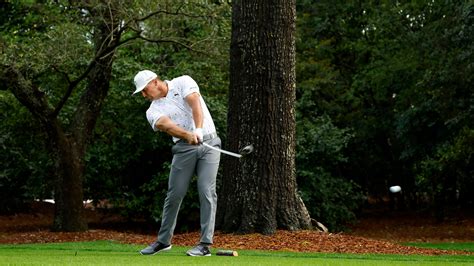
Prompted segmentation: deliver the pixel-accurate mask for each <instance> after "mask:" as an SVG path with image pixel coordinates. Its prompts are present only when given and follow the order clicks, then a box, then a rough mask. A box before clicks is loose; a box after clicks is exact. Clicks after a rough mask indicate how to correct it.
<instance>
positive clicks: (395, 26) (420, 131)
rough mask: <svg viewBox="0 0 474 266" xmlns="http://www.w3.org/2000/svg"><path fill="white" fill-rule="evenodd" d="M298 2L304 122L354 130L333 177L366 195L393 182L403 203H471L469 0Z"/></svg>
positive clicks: (472, 11) (473, 11) (473, 14)
mask: <svg viewBox="0 0 474 266" xmlns="http://www.w3.org/2000/svg"><path fill="white" fill-rule="evenodd" d="M298 8H299V14H301V15H300V16H299V27H300V30H299V32H298V33H299V38H298V40H299V42H298V59H299V62H298V71H299V72H298V78H299V82H298V86H299V92H298V95H299V96H300V98H299V99H300V101H301V103H299V106H300V108H302V110H300V112H301V118H303V117H318V116H320V115H322V114H327V115H328V116H329V117H330V118H331V121H332V122H333V123H334V125H336V126H338V127H341V128H350V129H351V132H352V134H353V138H351V139H350V140H349V142H348V143H347V148H346V149H345V153H344V155H345V156H346V157H347V158H348V163H347V164H343V165H340V168H339V169H340V173H339V174H340V176H343V177H344V178H345V179H349V180H354V181H356V182H357V183H358V184H359V185H361V186H362V187H363V188H364V189H366V190H367V192H368V194H369V195H370V196H375V197H384V196H388V195H387V188H388V186H389V185H391V184H398V185H401V186H402V187H403V189H404V196H405V197H406V198H405V199H406V200H407V203H413V204H414V203H416V202H419V200H422V198H418V197H419V196H420V195H428V196H429V201H428V202H427V203H428V204H430V205H436V208H442V206H444V205H446V204H456V203H464V204H472V202H473V200H472V195H471V196H469V195H467V193H466V192H465V191H466V190H468V191H469V190H471V188H472V181H471V180H469V179H472V178H469V177H472V170H470V169H472V148H470V147H471V146H472V145H470V141H469V139H470V132H471V131H472V128H473V124H472V121H473V120H472V117H473V113H472V111H473V104H472V103H473V96H474V95H473V94H472V87H473V80H472V77H473V76H474V75H473V73H474V71H473V66H474V65H473V64H472V62H473V59H474V55H473V48H474V47H473V46H472V40H473V36H474V31H473V29H474V27H473V26H472V25H473V23H472V22H473V18H474V7H473V5H472V1H461V2H455V1H430V2H419V1H415V2H413V1H412V2H387V1H382V2H377V1H366V2H358V3H355V2H349V3H339V2H336V3H334V2H331V1H317V2H316V1H300V2H298ZM460 158H463V159H460ZM412 207H416V206H415V205H412Z"/></svg>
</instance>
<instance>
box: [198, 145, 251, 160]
mask: <svg viewBox="0 0 474 266" xmlns="http://www.w3.org/2000/svg"><path fill="white" fill-rule="evenodd" d="M202 145H204V146H206V147H208V148H209V149H213V150H215V151H218V152H221V153H225V154H227V155H230V156H234V157H237V158H240V157H242V155H241V154H238V153H233V152H230V151H226V150H222V149H219V148H216V147H214V146H211V145H209V144H207V143H205V142H203V143H202Z"/></svg>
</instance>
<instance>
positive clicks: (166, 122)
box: [155, 116, 198, 145]
mask: <svg viewBox="0 0 474 266" xmlns="http://www.w3.org/2000/svg"><path fill="white" fill-rule="evenodd" d="M155 127H156V128H157V129H159V130H161V131H163V132H166V133H167V134H169V135H171V136H173V137H176V138H180V139H182V140H185V141H187V142H188V143H189V144H193V145H196V144H198V140H197V137H196V135H195V134H194V133H193V132H190V131H186V130H184V129H183V128H181V127H179V126H178V125H176V124H175V123H174V122H173V121H172V120H171V119H170V118H169V117H167V116H162V117H160V119H158V121H156V123H155Z"/></svg>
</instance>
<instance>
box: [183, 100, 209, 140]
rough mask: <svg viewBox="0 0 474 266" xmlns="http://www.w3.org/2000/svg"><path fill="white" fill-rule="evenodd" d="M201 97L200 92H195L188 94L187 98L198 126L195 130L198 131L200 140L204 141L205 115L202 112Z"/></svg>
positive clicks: (195, 123)
mask: <svg viewBox="0 0 474 266" xmlns="http://www.w3.org/2000/svg"><path fill="white" fill-rule="evenodd" d="M200 97H201V95H199V93H197V92H193V93H191V94H189V95H188V96H186V98H185V100H186V102H187V103H188V105H189V106H190V107H191V110H192V113H193V120H194V125H195V126H196V130H195V131H194V133H196V134H197V135H198V137H200V139H199V140H200V141H202V140H203V139H202V126H203V123H204V122H203V121H204V115H203V114H202V107H201V100H200Z"/></svg>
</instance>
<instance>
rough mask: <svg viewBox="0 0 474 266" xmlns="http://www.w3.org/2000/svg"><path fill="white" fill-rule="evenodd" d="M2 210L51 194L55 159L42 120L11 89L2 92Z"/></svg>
mask: <svg viewBox="0 0 474 266" xmlns="http://www.w3.org/2000/svg"><path fill="white" fill-rule="evenodd" d="M0 120H1V121H2V127H1V128H0V161H1V162H2V168H1V169H0V194H1V195H2V197H1V198H0V213H14V212H16V211H19V210H22V209H24V208H26V207H27V204H26V203H27V202H30V201H32V200H33V199H36V198H50V197H51V195H50V191H51V185H52V184H51V183H50V182H47V181H45V180H48V176H49V175H50V169H51V161H50V159H49V157H48V155H47V152H46V147H45V146H44V144H43V142H41V141H38V140H40V139H42V138H43V137H44V136H42V135H41V134H39V133H38V126H39V125H38V123H36V121H34V120H32V119H31V116H30V115H29V113H28V111H27V110H26V109H25V108H23V107H21V106H20V105H19V103H18V102H17V101H16V100H15V99H14V97H13V96H12V95H11V94H9V93H7V92H3V91H1V92H0Z"/></svg>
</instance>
